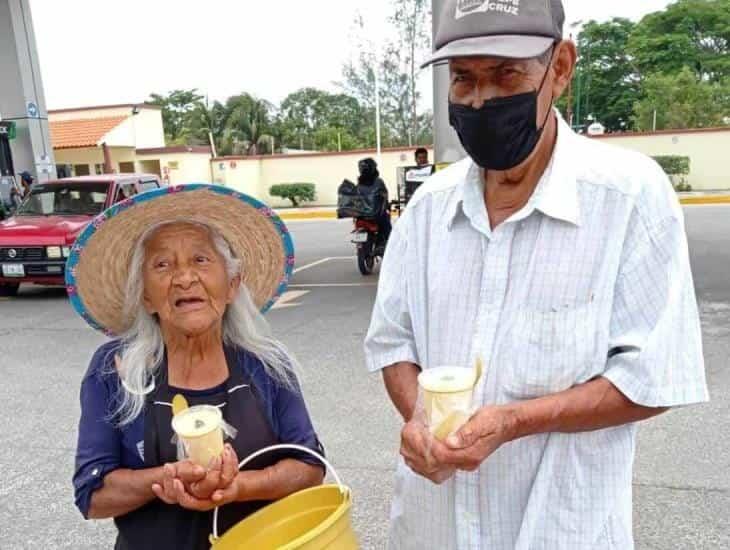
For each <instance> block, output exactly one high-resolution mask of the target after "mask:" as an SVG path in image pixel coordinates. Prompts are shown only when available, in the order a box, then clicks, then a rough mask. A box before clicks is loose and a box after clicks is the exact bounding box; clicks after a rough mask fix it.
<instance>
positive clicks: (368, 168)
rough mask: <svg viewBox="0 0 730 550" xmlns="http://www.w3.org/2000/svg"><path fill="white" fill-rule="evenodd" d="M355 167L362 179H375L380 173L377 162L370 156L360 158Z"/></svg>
mask: <svg viewBox="0 0 730 550" xmlns="http://www.w3.org/2000/svg"><path fill="white" fill-rule="evenodd" d="M357 168H358V170H359V171H360V177H361V178H364V179H375V178H377V177H378V176H379V175H380V173H379V172H378V163H377V162H375V160H374V159H372V158H366V159H362V160H361V161H360V162H358V163H357Z"/></svg>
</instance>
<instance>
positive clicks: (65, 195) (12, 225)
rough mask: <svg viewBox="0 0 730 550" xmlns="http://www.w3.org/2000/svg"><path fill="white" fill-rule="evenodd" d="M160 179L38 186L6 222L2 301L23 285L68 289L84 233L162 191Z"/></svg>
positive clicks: (91, 179) (0, 256)
mask: <svg viewBox="0 0 730 550" xmlns="http://www.w3.org/2000/svg"><path fill="white" fill-rule="evenodd" d="M162 186H163V184H162V182H161V181H160V178H159V176H157V175H154V174H110V175H103V176H83V177H77V178H66V179H61V180H56V181H50V182H47V183H37V184H35V185H34V186H33V188H32V189H31V193H30V195H29V196H28V197H27V198H26V199H25V201H23V203H22V204H21V205H20V206H19V207H18V209H17V210H16V212H15V215H13V216H12V217H11V218H10V219H7V220H4V221H1V222H0V296H14V295H15V294H17V292H18V289H19V287H20V285H21V284H22V283H32V284H42V285H63V284H64V281H65V264H66V258H68V256H69V253H70V249H71V246H73V243H74V241H75V240H76V237H77V236H78V234H79V233H80V232H81V231H82V230H83V229H84V227H86V225H87V224H88V223H89V222H91V220H92V219H93V218H94V216H96V215H97V214H100V213H101V212H103V211H104V210H105V209H107V208H108V207H110V206H112V205H113V204H115V203H117V202H119V201H122V200H124V199H126V198H129V197H131V196H133V195H136V194H137V193H142V192H144V191H149V190H150V189H157V188H159V187H162Z"/></svg>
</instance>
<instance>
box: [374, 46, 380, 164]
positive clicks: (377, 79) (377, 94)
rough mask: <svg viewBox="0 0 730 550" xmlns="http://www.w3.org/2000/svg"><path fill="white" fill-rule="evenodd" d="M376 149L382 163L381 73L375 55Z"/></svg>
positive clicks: (378, 159)
mask: <svg viewBox="0 0 730 550" xmlns="http://www.w3.org/2000/svg"><path fill="white" fill-rule="evenodd" d="M373 70H374V72H375V144H376V145H375V149H376V151H377V157H378V158H377V161H378V164H380V75H379V72H380V71H379V67H378V59H377V57H375V67H374V68H373Z"/></svg>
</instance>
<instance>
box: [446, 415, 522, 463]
mask: <svg viewBox="0 0 730 550" xmlns="http://www.w3.org/2000/svg"><path fill="white" fill-rule="evenodd" d="M512 423H513V421H512V416H511V414H510V413H509V412H508V409H507V408H505V407H483V408H481V409H479V411H477V412H476V414H474V415H473V416H472V417H471V418H470V419H469V421H468V422H467V423H466V424H464V426H462V427H461V429H460V430H459V431H458V432H456V433H455V434H454V435H452V436H450V437H449V438H448V439H447V440H446V444H445V445H440V446H436V447H434V449H433V451H432V452H433V456H434V458H435V459H436V460H437V461H438V462H439V463H440V464H443V465H447V466H450V467H452V468H456V469H458V470H464V471H467V472H473V471H475V470H477V469H478V468H479V466H481V465H482V463H483V462H484V461H485V460H486V459H487V458H489V457H490V456H491V455H492V454H493V453H494V452H495V451H496V450H497V449H499V448H500V447H501V446H502V445H503V444H504V443H507V442H508V441H511V440H512V439H513V438H512V436H511V435H510V434H511V433H512Z"/></svg>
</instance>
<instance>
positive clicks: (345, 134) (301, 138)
mask: <svg viewBox="0 0 730 550" xmlns="http://www.w3.org/2000/svg"><path fill="white" fill-rule="evenodd" d="M366 127H367V113H366V109H364V108H363V107H362V106H361V105H360V104H359V103H358V101H357V100H356V99H355V98H353V97H351V96H348V95H346V94H331V93H329V92H325V91H322V90H318V89H315V88H303V89H301V90H298V91H296V92H294V93H292V94H289V95H288V96H287V97H286V98H285V99H284V100H283V101H282V103H281V105H280V108H279V115H278V118H277V130H278V132H277V133H278V134H279V137H280V140H281V142H282V143H283V144H284V145H285V146H288V147H299V148H305V147H311V148H312V149H316V150H320V151H336V150H338V149H340V148H341V149H353V148H357V147H363V146H364V142H365V139H366Z"/></svg>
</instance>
